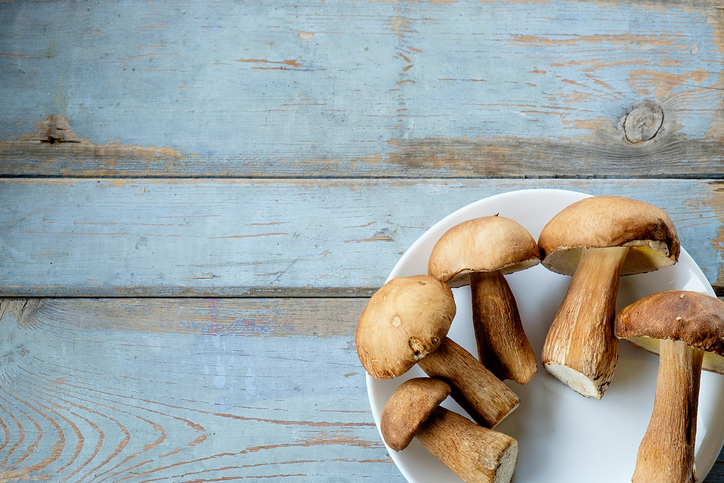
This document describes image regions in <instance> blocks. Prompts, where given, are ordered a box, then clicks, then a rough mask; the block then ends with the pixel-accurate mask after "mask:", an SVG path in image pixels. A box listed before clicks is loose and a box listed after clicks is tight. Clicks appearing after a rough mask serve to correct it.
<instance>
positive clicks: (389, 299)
mask: <svg viewBox="0 0 724 483" xmlns="http://www.w3.org/2000/svg"><path fill="white" fill-rule="evenodd" d="M455 311H456V307H455V299H453V294H452V290H450V287H448V286H447V284H445V283H442V282H439V281H438V280H436V279H435V278H433V277H430V276H428V275H415V276H411V277H398V278H394V279H392V280H390V281H389V282H387V283H386V284H385V285H383V286H382V288H380V289H379V290H378V291H377V292H376V293H375V294H374V295H373V296H372V297H371V298H370V300H369V302H368V303H367V308H365V310H364V312H363V313H362V315H361V316H360V319H359V323H358V325H357V333H356V335H355V343H356V345H357V355H358V356H359V359H360V362H362V365H363V366H364V368H365V370H366V371H367V372H368V373H369V374H370V375H371V376H372V377H375V378H378V379H391V378H393V377H396V376H399V375H402V374H404V373H405V372H407V371H408V370H409V369H410V368H411V367H412V366H413V365H415V364H416V363H417V362H418V361H419V360H420V359H422V358H423V357H425V356H426V355H427V354H429V353H430V352H434V351H435V349H437V348H438V346H439V345H440V344H441V343H442V341H443V339H444V338H445V336H447V333H448V331H449V330H450V325H451V324H452V320H453V318H454V317H455Z"/></svg>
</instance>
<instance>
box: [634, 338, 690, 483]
mask: <svg viewBox="0 0 724 483" xmlns="http://www.w3.org/2000/svg"><path fill="white" fill-rule="evenodd" d="M660 351H661V352H660V354H661V355H660V359H659V373H658V376H657V379H656V396H655V398H654V409H653V412H652V414H651V420H650V422H649V426H648V428H647V430H646V434H645V435H644V438H643V440H642V441H641V444H640V445H639V451H638V456H637V459H636V469H635V471H634V474H633V478H631V481H632V482H633V483H693V482H695V481H696V477H695V475H694V442H695V439H696V419H697V418H696V416H697V410H698V400H699V380H700V377H701V362H702V358H703V355H704V352H703V351H700V350H697V349H693V348H691V347H690V346H689V345H687V344H686V343H685V342H683V341H680V340H676V341H674V340H662V341H661V345H660Z"/></svg>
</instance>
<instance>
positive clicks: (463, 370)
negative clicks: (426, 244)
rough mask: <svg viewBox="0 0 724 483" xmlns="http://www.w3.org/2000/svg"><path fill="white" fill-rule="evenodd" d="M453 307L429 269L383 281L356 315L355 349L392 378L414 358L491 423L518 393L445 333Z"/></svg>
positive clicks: (375, 370) (376, 371)
mask: <svg viewBox="0 0 724 483" xmlns="http://www.w3.org/2000/svg"><path fill="white" fill-rule="evenodd" d="M455 312H456V307H455V300H454V298H453V294H452V291H451V290H450V287H448V286H447V284H445V283H443V282H440V281H438V280H436V279H435V278H433V277H430V276H428V275H416V276H411V277H398V278H394V279H392V280H390V281H389V282H387V283H386V284H385V285H383V286H382V288H380V289H379V290H378V291H377V292H376V293H375V294H374V295H373V296H372V297H371V298H370V300H369V302H368V303H367V307H366V308H365V310H364V312H363V313H362V315H361V316H360V319H359V323H358V325H357V332H356V334H355V343H356V345H357V355H358V356H359V359H360V362H362V365H363V366H364V368H365V370H366V371H367V373H368V374H370V375H371V376H372V377H375V378H378V379H391V378H393V377H397V376H400V375H402V374H404V373H405V372H407V371H408V370H409V369H410V368H411V367H412V366H414V365H415V364H416V363H417V364H419V365H420V367H421V368H422V370H423V371H425V372H426V373H427V374H428V375H430V376H434V377H439V378H441V379H444V380H445V381H446V382H449V383H450V385H451V386H452V397H453V398H454V399H455V400H456V401H457V402H458V404H460V406H461V407H462V408H463V409H465V410H466V411H467V412H468V414H470V416H471V417H472V418H473V419H474V420H475V421H476V422H478V423H479V424H481V425H483V426H486V427H490V428H492V427H495V426H496V425H497V424H498V423H499V422H500V421H502V420H503V419H504V418H505V417H506V416H507V415H508V414H509V413H510V412H511V411H513V410H514V409H515V408H516V407H518V405H519V404H520V399H518V396H517V395H516V394H515V393H514V392H513V391H512V390H511V389H510V388H509V387H508V386H506V385H505V384H504V383H502V382H501V381H500V380H499V379H498V378H496V377H495V376H494V375H493V374H492V373H491V372H490V371H489V370H487V369H486V368H485V366H483V365H482V364H481V363H480V361H478V360H477V359H476V358H475V357H473V355H472V354H470V353H469V352H468V351H466V350H465V349H464V348H462V347H461V346H460V345H458V344H457V343H455V342H454V341H453V340H452V339H450V338H448V337H447V333H448V330H449V329H450V325H451V324H452V320H453V318H454V317H455Z"/></svg>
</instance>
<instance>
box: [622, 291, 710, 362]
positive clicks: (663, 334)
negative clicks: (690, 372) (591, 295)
mask: <svg viewBox="0 0 724 483" xmlns="http://www.w3.org/2000/svg"><path fill="white" fill-rule="evenodd" d="M614 334H616V337H618V338H619V339H627V340H628V341H629V342H630V343H631V344H633V345H635V346H637V347H639V348H642V349H645V350H648V351H649V352H653V353H656V354H658V353H659V341H660V340H662V339H671V340H682V341H684V342H686V343H687V344H688V345H690V346H691V347H693V348H695V349H698V350H701V351H705V352H706V353H705V354H704V360H703V363H702V368H703V369H706V370H708V371H713V372H717V373H719V374H724V357H722V356H723V355H724V302H722V301H721V300H719V299H718V298H716V297H712V296H711V295H707V294H703V293H699V292H689V291H684V290H667V291H663V292H657V293H654V294H652V295H649V296H647V297H644V298H642V299H640V300H637V301H636V302H634V303H632V304H631V305H629V306H627V307H625V308H623V309H621V311H620V312H619V313H618V314H617V315H616V319H615V321H614Z"/></svg>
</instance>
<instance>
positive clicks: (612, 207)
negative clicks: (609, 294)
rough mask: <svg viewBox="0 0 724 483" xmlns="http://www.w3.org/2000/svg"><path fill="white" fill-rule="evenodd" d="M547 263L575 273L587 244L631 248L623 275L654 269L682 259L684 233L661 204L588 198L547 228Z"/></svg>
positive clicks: (543, 245) (543, 246)
mask: <svg viewBox="0 0 724 483" xmlns="http://www.w3.org/2000/svg"><path fill="white" fill-rule="evenodd" d="M538 247H539V248H540V251H541V255H542V256H543V265H544V266H545V267H546V268H548V269H549V270H552V271H554V272H556V273H561V274H564V275H573V273H574V272H575V271H576V267H577V266H578V262H579V260H580V259H581V251H582V249H584V248H608V247H629V248H630V249H629V252H628V255H627V257H626V260H625V262H624V265H623V268H622V269H621V275H631V274H635V273H644V272H652V271H654V270H658V269H659V268H663V267H667V266H669V265H673V264H674V263H676V261H677V260H678V259H679V251H680V246H679V237H678V235H677V234H676V228H675V227H674V223H673V222H672V221H671V219H670V218H669V215H667V214H666V213H665V212H664V211H663V210H662V209H661V208H658V207H656V206H653V205H651V204H649V203H645V202H643V201H639V200H633V199H630V198H622V197H619V196H594V197H591V198H584V199H582V200H580V201H577V202H576V203H573V204H572V205H569V206H568V207H566V208H564V209H563V210H562V211H560V212H559V213H558V214H557V215H556V216H554V217H553V218H552V219H551V220H550V221H549V222H548V224H546V226H545V227H543V230H542V231H541V234H540V237H539V238H538Z"/></svg>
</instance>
